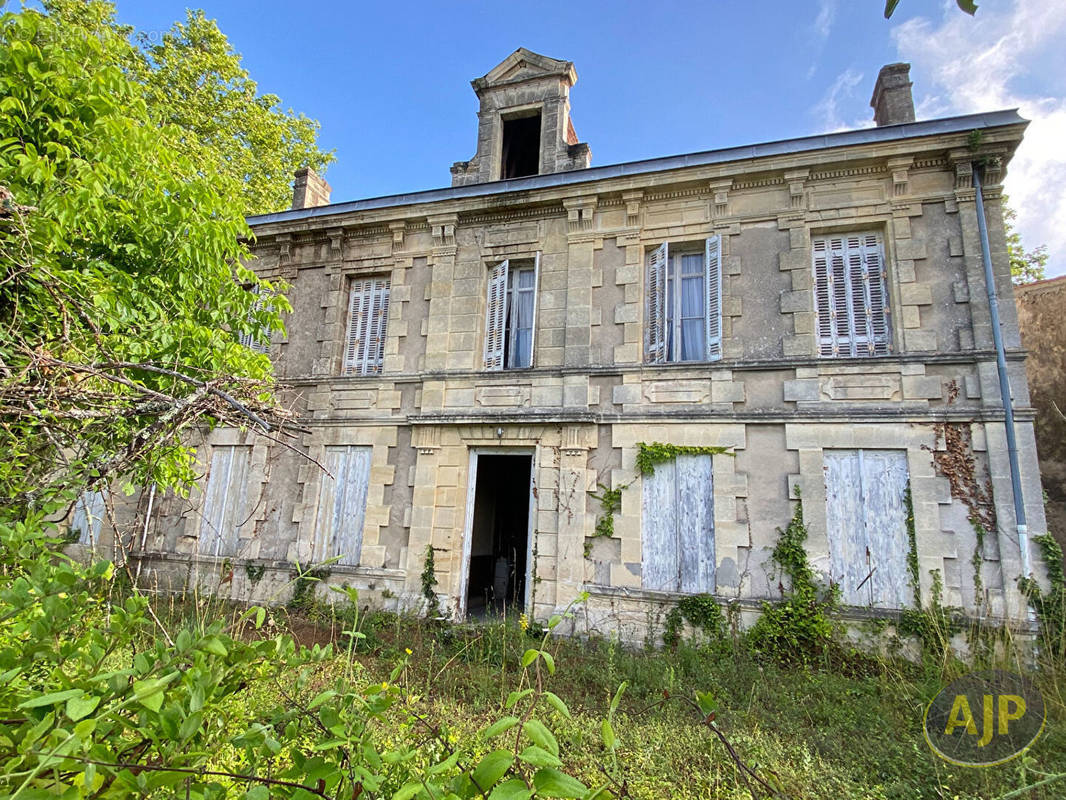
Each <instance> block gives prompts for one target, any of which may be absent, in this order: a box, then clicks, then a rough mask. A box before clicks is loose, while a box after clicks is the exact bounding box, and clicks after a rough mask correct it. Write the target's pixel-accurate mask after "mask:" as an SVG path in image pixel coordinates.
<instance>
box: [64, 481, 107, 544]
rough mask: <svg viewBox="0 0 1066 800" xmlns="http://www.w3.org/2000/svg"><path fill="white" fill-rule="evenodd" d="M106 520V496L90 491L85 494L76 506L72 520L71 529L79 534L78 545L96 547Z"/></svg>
mask: <svg viewBox="0 0 1066 800" xmlns="http://www.w3.org/2000/svg"><path fill="white" fill-rule="evenodd" d="M103 520H104V495H103V493H102V492H98V491H96V490H90V491H88V492H83V493H82V495H81V497H79V498H78V502H77V503H75V504H74V514H73V515H72V516H71V518H70V529H71V530H72V531H77V532H78V544H84V545H86V546H88V547H96V543H97V542H98V541H100V526H101V524H102V523H103Z"/></svg>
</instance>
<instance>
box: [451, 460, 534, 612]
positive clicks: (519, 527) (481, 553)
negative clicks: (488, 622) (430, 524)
mask: <svg viewBox="0 0 1066 800" xmlns="http://www.w3.org/2000/svg"><path fill="white" fill-rule="evenodd" d="M474 464H475V469H474V470H473V474H474V476H475V477H474V481H475V486H474V491H473V510H472V513H471V515H470V538H469V543H470V551H469V553H470V555H469V558H470V560H469V564H468V570H467V582H466V598H465V600H466V612H467V615H468V616H471V617H484V616H490V615H495V614H500V613H505V612H509V611H511V610H512V609H513V610H516V611H522V610H524V609H525V605H526V591H527V588H528V587H527V582H528V565H529V530H530V525H529V522H530V514H529V510H530V509H529V503H530V483H531V470H532V467H533V455H532V454H531V453H525V454H489V453H484V452H480V453H475V456H474Z"/></svg>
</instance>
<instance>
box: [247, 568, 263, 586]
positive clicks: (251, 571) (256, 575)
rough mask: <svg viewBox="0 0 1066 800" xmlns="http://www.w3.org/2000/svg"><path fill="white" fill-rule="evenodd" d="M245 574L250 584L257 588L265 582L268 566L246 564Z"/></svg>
mask: <svg viewBox="0 0 1066 800" xmlns="http://www.w3.org/2000/svg"><path fill="white" fill-rule="evenodd" d="M244 574H245V575H247V576H248V582H249V583H251V584H252V585H253V586H255V585H256V584H257V583H259V581H261V580H263V575H265V574H266V564H245V565H244Z"/></svg>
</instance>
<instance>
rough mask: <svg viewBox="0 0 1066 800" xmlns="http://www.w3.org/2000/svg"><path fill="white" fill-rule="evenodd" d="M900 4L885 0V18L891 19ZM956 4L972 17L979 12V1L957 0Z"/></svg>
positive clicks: (895, 1)
mask: <svg viewBox="0 0 1066 800" xmlns="http://www.w3.org/2000/svg"><path fill="white" fill-rule="evenodd" d="M898 5H899V0H885V19H891V17H892V14H894V13H895V11H896V6H898ZM955 5H957V6H958V7H959V10H960V11H965V12H966V13H967V14H969V15H970V16H971V17H972V16H973V15H974V14H976V13H977V3H975V2H974V0H955Z"/></svg>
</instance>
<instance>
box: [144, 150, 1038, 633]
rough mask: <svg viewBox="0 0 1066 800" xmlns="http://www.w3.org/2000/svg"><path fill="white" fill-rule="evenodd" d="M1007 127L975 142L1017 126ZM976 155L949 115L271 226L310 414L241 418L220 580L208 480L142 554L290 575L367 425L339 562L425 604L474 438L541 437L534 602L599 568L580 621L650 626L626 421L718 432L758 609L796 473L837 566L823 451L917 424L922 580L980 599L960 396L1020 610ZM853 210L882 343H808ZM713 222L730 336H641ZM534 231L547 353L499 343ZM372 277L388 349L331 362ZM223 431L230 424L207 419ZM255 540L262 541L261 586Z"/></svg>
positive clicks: (997, 544)
mask: <svg viewBox="0 0 1066 800" xmlns="http://www.w3.org/2000/svg"><path fill="white" fill-rule="evenodd" d="M1017 135H1018V133H1017V132H1013V133H1012V132H1009V131H1008V132H1002V133H1000V134H989V135H988V136H986V141H989V142H992V143H993V144H995V143H996V142H997V141H999V142H1001V143H1006V144H1001V145H1000V146H1002V147H1008V146H1010V145H1009V143H1010V142H1011V141H1014V139H1011V137H1015V138H1016V137H1017ZM997 137H998V138H997ZM908 148H910V149H908ZM972 157H973V154H972V152H971V151H969V150H967V149H965V135H963V134H953V135H943V136H939V137H930V138H929V139H926V140H922V141H921V142H920V143H909V144H906V145H904V144H900V143H899V142H896V143H891V142H890V143H889V144H885V145H878V144H876V143H875V144H867V145H863V146H858V147H854V148H851V149H846V150H845V149H841V150H837V151H834V152H831V153H820V154H818V155H817V157H813V156H811V155H810V154H806V155H803V156H802V157H801V156H795V155H791V156H790V155H787V154H785V155H781V156H777V157H772V158H767V159H764V160H762V161H759V160H753V161H739V162H735V163H729V164H722V165H714V166H694V167H687V168H685V169H683V170H675V171H673V172H668V173H667V172H659V173H649V174H645V175H640V176H629V177H624V176H623V177H616V178H604V179H601V180H597V181H591V180H590V181H589V182H586V183H582V184H577V185H574V186H565V185H562V186H545V187H543V188H539V189H535V190H533V189H527V190H522V191H516V192H512V193H509V194H504V195H495V196H492V197H491V198H487V199H486V198H479V197H457V198H456V199H452V200H443V201H438V202H434V203H425V204H414V205H404V206H397V207H393V208H383V209H378V210H374V211H368V212H358V213H355V212H352V213H338V214H336V215H333V216H328V215H327V216H322V217H316V218H314V219H311V220H299V221H295V222H284V221H282V222H271V223H267V224H263V225H261V226H259V227H258V229H257V245H256V248H257V253H258V254H259V256H260V257H259V260H258V261H257V262H255V265H254V266H255V268H256V269H257V270H258V271H259V272H260V273H261V274H262V275H264V276H265V277H269V278H281V279H284V280H287V281H289V282H290V283H291V284H292V287H293V289H292V292H291V295H290V296H291V300H292V303H293V307H294V311H293V313H292V314H291V315H290V317H289V320H288V323H287V324H288V332H287V335H286V337H285V338H284V339H283V340H278V341H276V342H274V345H273V350H272V357H273V358H274V359H275V364H276V365H277V369H278V372H279V376H280V377H281V378H282V379H283V380H284V382H285V385H286V387H287V391H288V392H289V393H290V394H291V399H292V402H293V403H294V404H295V405H296V407H297V408H299V409H301V411H302V412H303V421H304V424H306V425H307V426H308V428H309V430H310V433H307V434H304V435H302V436H300V437H299V438H298V440H297V441H296V443H295V448H296V450H297V451H300V452H294V451H293V450H291V449H287V448H283V447H280V446H277V445H269V443H266V442H264V441H257V442H256V443H255V449H254V451H253V458H252V463H253V467H254V468H253V470H252V473H251V474H252V479H251V481H252V482H251V483H250V485H249V487H248V489H249V493H250V494H249V502H250V506H249V508H250V509H252V511H251V513H250V515H249V519H248V522H247V524H246V525H245V526H242V529H241V530H242V533H241V538H240V547H239V552H238V554H237V556H236V557H234V558H232V559H227V560H228V561H230V562H232V564H235V565H236V568H235V569H234V575H233V577H231V578H229V579H227V580H225V581H223V582H221V583H220V582H219V578H220V577H222V578H225V575H224V574H222V575H220V570H221V571H222V572H224V570H223V568H222V567H221V566H220V565H219V564H218V563H216V560H213V559H204V558H201V557H197V556H194V555H193V553H195V550H196V537H197V533H198V530H199V528H198V522H197V519H198V517H197V514H198V508H199V503H200V498H199V497H198V496H197V495H196V494H195V493H194V494H193V496H191V497H190V498H189V499H188V500H187V501H186V500H181V499H177V498H172V499H168V500H167V501H166V502H164V503H162V504H161V505H160V506H159V513H158V515H157V516H156V517H155V518H154V519H153V520H152V522H151V528H152V531H153V537H152V538H151V541H150V543H149V546H148V548H147V550H148V551H150V552H151V553H154V554H155V555H154V556H153V560H152V564H151V567H150V569H149V572H148V575H149V576H150V578H151V579H152V580H155V581H158V582H159V583H160V585H164V584H167V582H169V584H168V585H173V586H177V585H190V584H192V585H200V586H208V585H213V586H214V587H215V590H216V591H218V590H220V591H222V592H223V593H229V594H230V596H233V597H241V596H251V597H256V598H262V597H265V596H272V595H271V594H270V593H271V592H273V593H275V594H276V593H277V592H279V591H281V592H282V593H283V589H284V586H285V582H286V580H288V579H289V578H288V577H287V576H291V574H292V572H293V569H294V565H295V563H296V562H300V563H301V564H305V563H306V562H307V560H308V559H309V558H310V557H311V550H310V546H311V545H310V543H311V541H312V536H313V531H314V529H315V520H316V515H317V514H318V513H320V512H319V509H318V508H317V502H318V500H317V498H318V497H319V490H318V487H319V485H320V483H321V481H322V480H323V473H322V472H321V470H320V469H319V468H318V467H317V466H316V464H315V463H314V462H315V461H321V460H322V457H323V454H324V452H325V450H324V448H326V447H328V446H333V445H360V446H365V447H369V448H371V470H370V486H369V492H368V499H367V508H366V519H365V524H364V530H363V549H362V554H361V559H360V565H359V566H352V567H339V566H334V567H332V568H331V569H332V574H331V576H330V580H332V581H335V582H345V583H349V584H351V585H354V586H357V587H358V588H360V591H362V592H364V593H365V596H366V597H368V598H371V599H372V600H373V602H375V603H380V604H382V605H384V606H386V607H390V608H396V607H406V608H416V609H417V608H420V604H421V602H422V601H421V593H422V585H421V573H422V569H423V566H424V558H425V553H426V548H427V547H428V546H432V547H433V548H434V549H435V552H436V556H435V561H436V577H437V581H438V582H437V587H436V591H437V594H438V597H439V599H440V601H441V603H442V605H443V606H444V607H445V608H448V609H450V610H451V611H452V612H454V613H459V612H461V610H462V606H463V603H464V597H465V595H464V592H465V586H466V580H467V577H466V570H467V569H468V563H469V561H468V555H467V552H466V550H465V549H464V548H467V547H468V545H469V539H470V519H471V518H472V509H471V508H470V502H471V498H472V496H473V495H472V493H471V479H472V475H471V468H472V465H473V464H474V461H475V459H476V457H477V454H478V453H480V452H487V453H491V452H519V453H528V454H530V455H532V456H533V470H534V498H533V502H534V513H533V542H532V550H533V555H534V558H533V561H532V567H531V571H530V577H531V591H530V594H531V597H530V604H531V606H532V609H531V610H532V611H533V613H535V614H536V615H537V616H538V617H540V616H543V615H546V614H549V613H551V612H552V611H554V610H556V609H558V608H561V607H564V606H566V605H567V603H569V602H570V601H571V600H572V599H573V598H574V597H575V596H577V594H578V593H580V592H581V591H582V590H584V589H588V590H590V591H591V592H592V597H591V599H590V602H589V604H588V607H587V610H586V611H585V612H583V614H584V616H583V618H582V620H583V621H582V624H584V625H588V626H592V627H593V628H597V629H606V628H614V629H618V630H620V631H621V632H623V635H626V636H627V638H639V637H640V636H643V635H644V633H647V632H648V631H649V630H651V629H653V628H654V625H655V623H654V618H655V615H656V614H657V613H658V611H657V609H661V607H662V605H663V603H664V602H668V599H669V598H668V596H662V593H656V592H648V591H646V590H645V589H643V588H642V538H641V535H642V534H641V490H642V489H641V487H642V480H641V477H640V475H639V474H638V472H637V470H636V469H635V458H636V453H637V449H638V445H639V443H640V442H652V441H662V442H668V443H672V444H676V445H700V446H723V447H727V448H729V449H730V452H731V455H725V454H722V455H716V456H714V458H713V475H714V481H713V487H714V488H713V501H714V537H715V551H716V572H717V585H716V587H715V591H716V592H717V594H719V595H720V596H722V597H723V598H731V599H734V600H737V601H738V602H740V603H741V604H742V605H744V607H745V608H750V610H752V611H754V610H755V609H756V608H757V607H758V601H759V600H760V599H761V598H772V597H775V596H777V593H778V585H777V579H776V578H775V577H774V576H773V575H772V572H771V570H770V569H769V567H770V564H769V555H770V551H771V550H772V548H773V545H774V543H775V541H776V538H777V530H778V529H779V528H783V527H785V526H786V525H787V524H788V521H789V518H790V516H791V512H792V504H793V502H794V501H795V498H796V496H797V495H796V489H797V487H798V488H799V489H800V490H801V492H802V497H803V499H804V509H805V514H806V516H807V519H808V522H809V526H810V531H811V536H810V540H809V542H808V545H809V550H810V554H811V559H812V561H813V563H814V564H815V567H816V569H817V570H819V571H820V572H822V573H825V572H826V571H827V569H828V566H827V565H828V542H827V538H826V519H825V518H826V509H825V504H826V500H825V479H824V475H823V467H824V461H823V455H824V451H826V450H829V449H835V448H874V449H895V450H902V451H904V452H905V453H906V463H907V466H908V472H909V476H910V486H911V490H912V495H913V499H914V503H915V520H916V526H915V527H916V534H917V551H918V558H919V565H920V581H921V585H922V588H923V591H924V592H925V594H926V596H928V592H929V587H930V585H931V581H932V578H931V575H930V571H931V570H936V571H937V572H939V574H940V575H941V577H942V578H943V581H944V587H945V597H944V600H945V602H947V603H949V604H952V605H960V606H964V607H971V608H972V607H974V606H975V605H976V604H977V598H975V592H976V581H975V579H974V575H973V570H972V567H971V565H970V559H971V556H972V553H973V550H974V547H975V546H976V537H975V534H974V531H973V528H972V526H971V525H970V524H969V523H968V521H967V514H966V509H965V508H964V506H963V505H962V503H961V501H960V499H959V498H958V497H955V496H953V495H952V491H951V487H950V485H949V482H948V481H947V480H946V479H945V478H944V477H943V476H941V475H939V474H938V473H937V471H936V468H935V466H934V456H933V454H934V453H935V452H937V451H940V450H942V449H943V447H944V441H943V438H942V437H941V436H938V426H939V425H941V424H942V423H944V422H952V423H955V424H958V425H965V426H969V427H970V428H972V431H973V440H974V450H975V460H976V463H977V467H978V473H979V479H980V480H981V481H982V483H983V482H984V480H985V479H986V478H987V479H988V480H990V482H991V486H992V498H993V501H994V505H995V509H996V512H997V514H998V519H999V530H998V531H996V534H995V535H994V536H992V537H989V540H991V541H986V546H985V550H984V552H983V554H982V555H983V562H982V576H981V579H982V580H981V582H982V584H983V586H984V588H985V590H986V592H985V594H986V596H985V597H984V598H983V599H984V600H986V601H987V602H988V608H989V609H990V611H991V612H992V613H993V614H997V615H1004V616H1014V617H1015V618H1018V615H1019V614H1020V609H1021V605H1020V600H1019V596H1018V593H1017V590H1016V586H1015V578H1016V576H1017V575H1018V571H1019V564H1020V558H1019V553H1018V551H1017V544H1016V542H1015V541H1014V540H1013V539H1012V536H1011V533H1010V531H1011V522H1012V519H1011V518H1012V515H1013V508H1012V499H1011V495H1010V481H1009V474H1008V472H1007V467H1006V459H1005V455H1004V449H1003V447H1002V444H1001V440H1002V438H1003V425H1002V409H1001V404H1000V402H999V396H998V388H997V387H998V384H997V382H996V374H995V360H994V354H993V353H992V351H991V330H990V327H989V323H988V311H987V305H986V304H985V301H984V297H985V290H984V273H983V269H982V267H981V256H980V246H979V240H978V236H977V224H976V222H977V217H976V207H975V202H974V200H975V198H974V192H973V189H972V187H971V185H970V182H969V173H968V171H967V169H968V165H969V161H968V159H970V158H972ZM992 177H993V178H994V176H992ZM988 183H989V186H988V188H987V192H986V194H987V206H988V212H989V223H990V233H991V240H992V251H993V258H994V261H995V263H996V268H997V280H999V281H1000V282H1001V285H1000V286H999V289H1000V291H1001V292H1004V291H1005V292H1009V291H1010V289H1009V276H1008V274H1007V262H1006V248H1005V239H1004V233H1003V226H1002V220H1001V218H1000V208H999V187H998V185H997V184H996V183H995V180H994V179H993V180H989V181H988ZM865 230H874V231H877V232H879V233H880V235H881V237H882V240H883V242H884V246H885V254H886V263H887V286H888V291H889V305H890V308H891V315H890V320H891V340H892V351H891V353H890V355H888V356H883V357H878V358H849V359H830V358H821V357H819V355H818V348H817V339H816V335H815V328H814V322H815V301H814V296H813V277H812V266H811V240H812V237H815V236H819V235H822V234H827V233H835V232H847V231H865ZM712 234H718V235H720V236H721V237H722V253H723V270H722V273H723V334H724V336H723V358H722V360H720V361H717V362H711V363H692V362H686V363H677V364H661V365H650V364H645V363H644V352H643V350H644V320H645V314H646V310H645V300H644V298H645V280H646V261H647V258H648V253H649V252H650V251H651V250H653V249H655V248H656V247H658V246H659V245H660V244H661V243H662V242H664V241H666V242H669V243H670V244H671V246H679V245H684V244H686V243H697V244H698V243H701V242H703V240H704V239H705V238H706V237H708V236H710V235H712ZM538 258H539V265H540V274H539V286H538V290H537V311H536V343H535V347H534V356H533V358H534V364H533V367H532V368H529V369H521V370H502V371H498V372H489V371H485V370H483V369H482V354H483V341H484V336H485V324H486V323H485V313H486V310H485V304H486V285H487V279H488V273H489V270H490V269H491V267H492V266H493V265H495V264H496V263H498V262H499V261H502V260H503V259H510V260H512V261H515V262H516V263H517V262H526V263H533V262H534V261H535V260H537V259H538ZM367 276H386V277H388V278H389V279H390V280H391V304H390V308H389V317H388V328H387V333H386V343H385V361H384V368H383V371H382V373H381V374H380V375H372V376H345V375H342V374H341V363H342V353H343V348H344V344H345V335H346V334H345V332H346V325H347V302H348V301H347V298H348V288H349V286H350V282H351V281H352V279H354V278H361V277H367ZM1006 296H1009V295H1006ZM1008 305H1009V304H1008ZM1003 317H1004V319H1003V322H1004V330H1005V334H1006V340H1007V344H1008V347H1009V348H1010V352H1009V355H1008V357H1009V360H1010V369H1011V371H1012V379H1013V380H1014V386H1015V400H1016V403H1017V406H1018V419H1019V437H1020V440H1021V444H1022V449H1023V456H1024V457H1023V461H1022V469H1023V481H1024V484H1025V487H1026V499H1027V502H1028V503H1029V507H1030V509H1031V511H1030V520H1029V523H1030V528H1031V530H1032V532H1033V533H1040V532H1041V531H1042V530H1043V525H1044V521H1043V514H1042V509H1041V506H1040V503H1039V488H1038V487H1039V483H1038V476H1037V468H1036V461H1035V457H1030V456H1031V455H1032V441H1033V432H1032V412H1031V410H1030V409H1029V408H1028V392H1027V389H1026V385H1025V379H1024V364H1023V361H1022V358H1023V355H1022V353H1021V352H1020V350H1018V344H1019V339H1018V333H1017V321H1016V319H1015V318H1014V314H1013V312H1012V311H1011V310H1010V309H1006V310H1005V312H1004V315H1003ZM235 437H237V438H235ZM239 437H240V435H239V434H237V433H236V432H227V431H216V432H214V433H212V434H211V437H210V439H209V441H208V445H211V444H224V443H229V442H231V440H232V441H233V442H236V441H237V440H238V439H239ZM241 441H243V439H241ZM1026 448H1028V450H1027V449H1026ZM204 451H205V453H206V452H208V451H209V447H205V448H204ZM301 453H302V455H301ZM305 456H306V458H305ZM205 458H206V455H205ZM307 458H310V459H312V460H313V461H308V460H307ZM256 481H258V483H255V482H256ZM597 482H602V483H604V484H606V485H609V486H611V487H612V488H620V487H625V488H624V489H623V492H622V508H621V511H620V513H619V514H618V515H617V516H616V519H615V536H614V537H613V538H610V539H604V538H600V537H595V536H593V533H594V529H595V524H596V520H597V517H598V516H599V514H600V513H601V509H600V508H599V504H598V503H597V502H596V501H595V500H594V499H593V498H592V494H593V493H595V492H597ZM253 483H254V485H252V484H253ZM190 564H191V565H192V566H190ZM249 564H250V565H252V566H253V567H258V566H262V567H264V568H265V569H266V573H265V576H264V577H261V578H260V579H259V582H258V583H256V584H255V585H254V586H253V585H251V584H249V583H248V582H247V581H246V577H247V575H245V573H247V571H248V570H247V568H246V567H247V565H249ZM252 571H253V572H255V569H253V570H252ZM242 575H245V577H244V578H242V577H241V576H242ZM183 582H184V583H183ZM212 582H213V583H212ZM641 631H643V632H644V633H641Z"/></svg>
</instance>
